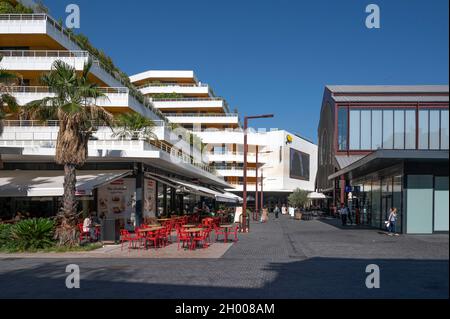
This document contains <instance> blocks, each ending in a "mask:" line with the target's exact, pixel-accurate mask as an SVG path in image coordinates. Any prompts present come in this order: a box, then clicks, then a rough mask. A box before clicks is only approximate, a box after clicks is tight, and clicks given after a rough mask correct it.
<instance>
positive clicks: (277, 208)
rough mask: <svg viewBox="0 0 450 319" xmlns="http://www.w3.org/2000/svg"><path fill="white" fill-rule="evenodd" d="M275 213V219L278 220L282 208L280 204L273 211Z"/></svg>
mask: <svg viewBox="0 0 450 319" xmlns="http://www.w3.org/2000/svg"><path fill="white" fill-rule="evenodd" d="M273 212H274V213H275V218H276V219H278V215H279V214H280V207H279V206H278V204H276V205H275V209H274V210H273Z"/></svg>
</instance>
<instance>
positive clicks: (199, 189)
mask: <svg viewBox="0 0 450 319" xmlns="http://www.w3.org/2000/svg"><path fill="white" fill-rule="evenodd" d="M145 174H146V175H148V176H149V177H150V178H154V179H155V180H157V181H160V182H161V183H165V184H167V185H169V186H171V187H176V188H178V189H181V190H184V191H188V192H190V193H192V194H196V195H199V196H204V197H209V198H214V199H215V200H217V201H218V202H222V203H238V202H239V196H236V195H234V194H231V193H221V192H219V191H216V190H213V189H210V188H207V187H204V186H200V185H198V184H194V183H190V182H187V181H182V180H180V179H176V178H173V177H168V176H163V175H159V174H156V173H150V172H146V173H145Z"/></svg>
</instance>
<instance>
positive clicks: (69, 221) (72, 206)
mask: <svg viewBox="0 0 450 319" xmlns="http://www.w3.org/2000/svg"><path fill="white" fill-rule="evenodd" d="M76 183H77V177H76V166H75V165H73V164H65V165H64V195H63V206H62V208H61V211H60V212H59V215H58V223H57V224H58V226H57V229H56V239H57V240H58V244H59V245H60V246H76V245H77V244H78V238H77V232H78V229H77V221H78V213H77V198H76V196H75V192H76Z"/></svg>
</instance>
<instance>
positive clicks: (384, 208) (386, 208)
mask: <svg viewBox="0 0 450 319" xmlns="http://www.w3.org/2000/svg"><path fill="white" fill-rule="evenodd" d="M392 204H393V203H392V195H388V196H383V199H382V201H381V220H382V225H381V227H384V222H385V221H386V220H387V219H388V217H389V213H390V209H391V208H392V207H393V206H392Z"/></svg>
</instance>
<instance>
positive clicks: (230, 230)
mask: <svg viewBox="0 0 450 319" xmlns="http://www.w3.org/2000/svg"><path fill="white" fill-rule="evenodd" d="M158 222H159V224H151V225H147V224H142V225H141V226H140V227H136V228H135V230H134V232H130V231H128V230H125V229H121V230H120V244H121V249H123V248H124V246H125V245H127V247H128V249H129V250H130V249H146V250H148V249H151V248H153V249H160V248H164V247H167V246H168V245H170V244H172V243H175V240H176V244H177V247H178V248H177V249H178V250H180V249H182V248H183V249H187V250H195V249H197V248H200V247H201V248H202V249H206V248H208V247H210V245H211V233H212V232H214V235H215V241H216V242H223V243H228V242H229V241H230V239H231V240H232V241H233V242H235V243H236V242H237V241H238V240H239V238H238V233H239V225H237V224H221V223H220V218H218V217H216V218H215V217H206V218H203V219H202V220H200V219H198V218H189V217H188V216H182V217H178V216H177V217H172V218H160V219H158ZM175 235H176V237H174V236H175ZM175 238H176V239H175Z"/></svg>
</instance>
